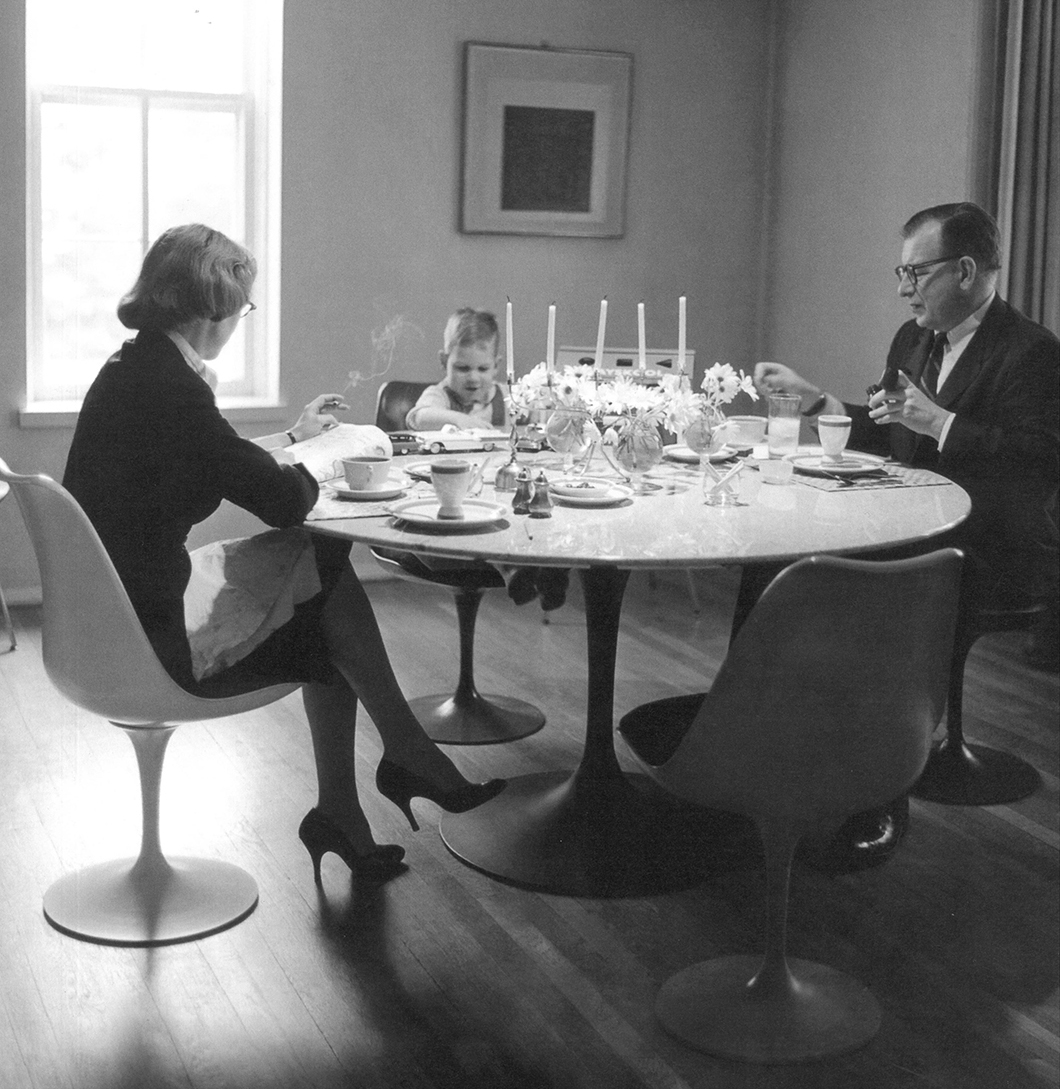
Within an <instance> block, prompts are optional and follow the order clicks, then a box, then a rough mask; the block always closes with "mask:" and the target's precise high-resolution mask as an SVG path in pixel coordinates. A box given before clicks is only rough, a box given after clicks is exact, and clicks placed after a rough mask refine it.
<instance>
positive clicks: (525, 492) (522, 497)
mask: <svg viewBox="0 0 1060 1089" xmlns="http://www.w3.org/2000/svg"><path fill="white" fill-rule="evenodd" d="M533 497H534V485H533V482H532V481H531V480H530V470H529V469H525V468H524V469H520V470H519V475H518V476H517V477H516V478H515V495H514V496H513V497H512V513H513V514H529V513H530V502H531V500H532V499H533Z"/></svg>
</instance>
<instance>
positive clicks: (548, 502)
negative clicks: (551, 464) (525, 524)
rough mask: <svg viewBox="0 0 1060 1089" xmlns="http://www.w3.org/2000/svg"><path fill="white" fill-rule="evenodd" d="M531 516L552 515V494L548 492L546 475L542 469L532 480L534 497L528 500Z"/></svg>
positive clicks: (547, 516) (544, 516)
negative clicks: (535, 478)
mask: <svg viewBox="0 0 1060 1089" xmlns="http://www.w3.org/2000/svg"><path fill="white" fill-rule="evenodd" d="M530 517H531V518H551V517H552V496H550V495H549V494H548V477H546V476H545V473H544V470H542V471H541V472H540V473H538V474H537V480H535V481H534V497H533V498H532V499H531V500H530Z"/></svg>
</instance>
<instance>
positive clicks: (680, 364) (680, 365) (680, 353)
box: [677, 295, 687, 374]
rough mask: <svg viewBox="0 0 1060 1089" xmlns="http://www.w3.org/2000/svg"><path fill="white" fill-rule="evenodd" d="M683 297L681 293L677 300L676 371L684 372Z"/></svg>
mask: <svg viewBox="0 0 1060 1089" xmlns="http://www.w3.org/2000/svg"><path fill="white" fill-rule="evenodd" d="M686 350H687V344H686V343H685V297H684V295H681V296H680V297H679V298H678V300H677V373H678V374H684V373H685V352H686Z"/></svg>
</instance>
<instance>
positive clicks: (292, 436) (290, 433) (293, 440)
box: [284, 431, 298, 446]
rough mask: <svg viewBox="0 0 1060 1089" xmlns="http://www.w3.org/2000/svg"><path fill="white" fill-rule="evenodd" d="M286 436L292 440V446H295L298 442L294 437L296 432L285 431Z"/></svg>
mask: <svg viewBox="0 0 1060 1089" xmlns="http://www.w3.org/2000/svg"><path fill="white" fill-rule="evenodd" d="M284 434H285V435H286V436H287V437H288V438H289V439H290V440H291V445H292V446H294V444H295V443H296V442H297V441H298V440H297V439H296V438H295V437H294V432H293V431H285V432H284Z"/></svg>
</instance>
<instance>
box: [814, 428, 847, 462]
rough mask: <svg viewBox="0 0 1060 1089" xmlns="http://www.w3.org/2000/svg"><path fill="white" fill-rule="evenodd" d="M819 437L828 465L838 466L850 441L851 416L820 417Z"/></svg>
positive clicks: (824, 458)
mask: <svg viewBox="0 0 1060 1089" xmlns="http://www.w3.org/2000/svg"><path fill="white" fill-rule="evenodd" d="M817 437H818V438H819V439H820V440H821V449H822V450H823V451H824V457H822V458H821V461H822V462H824V463H826V464H829V463H830V464H832V465H838V464H840V463H841V462H842V460H843V451H844V450H845V449H846V448H847V442H848V441H849V439H850V417H849V416H818V417H817Z"/></svg>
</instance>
